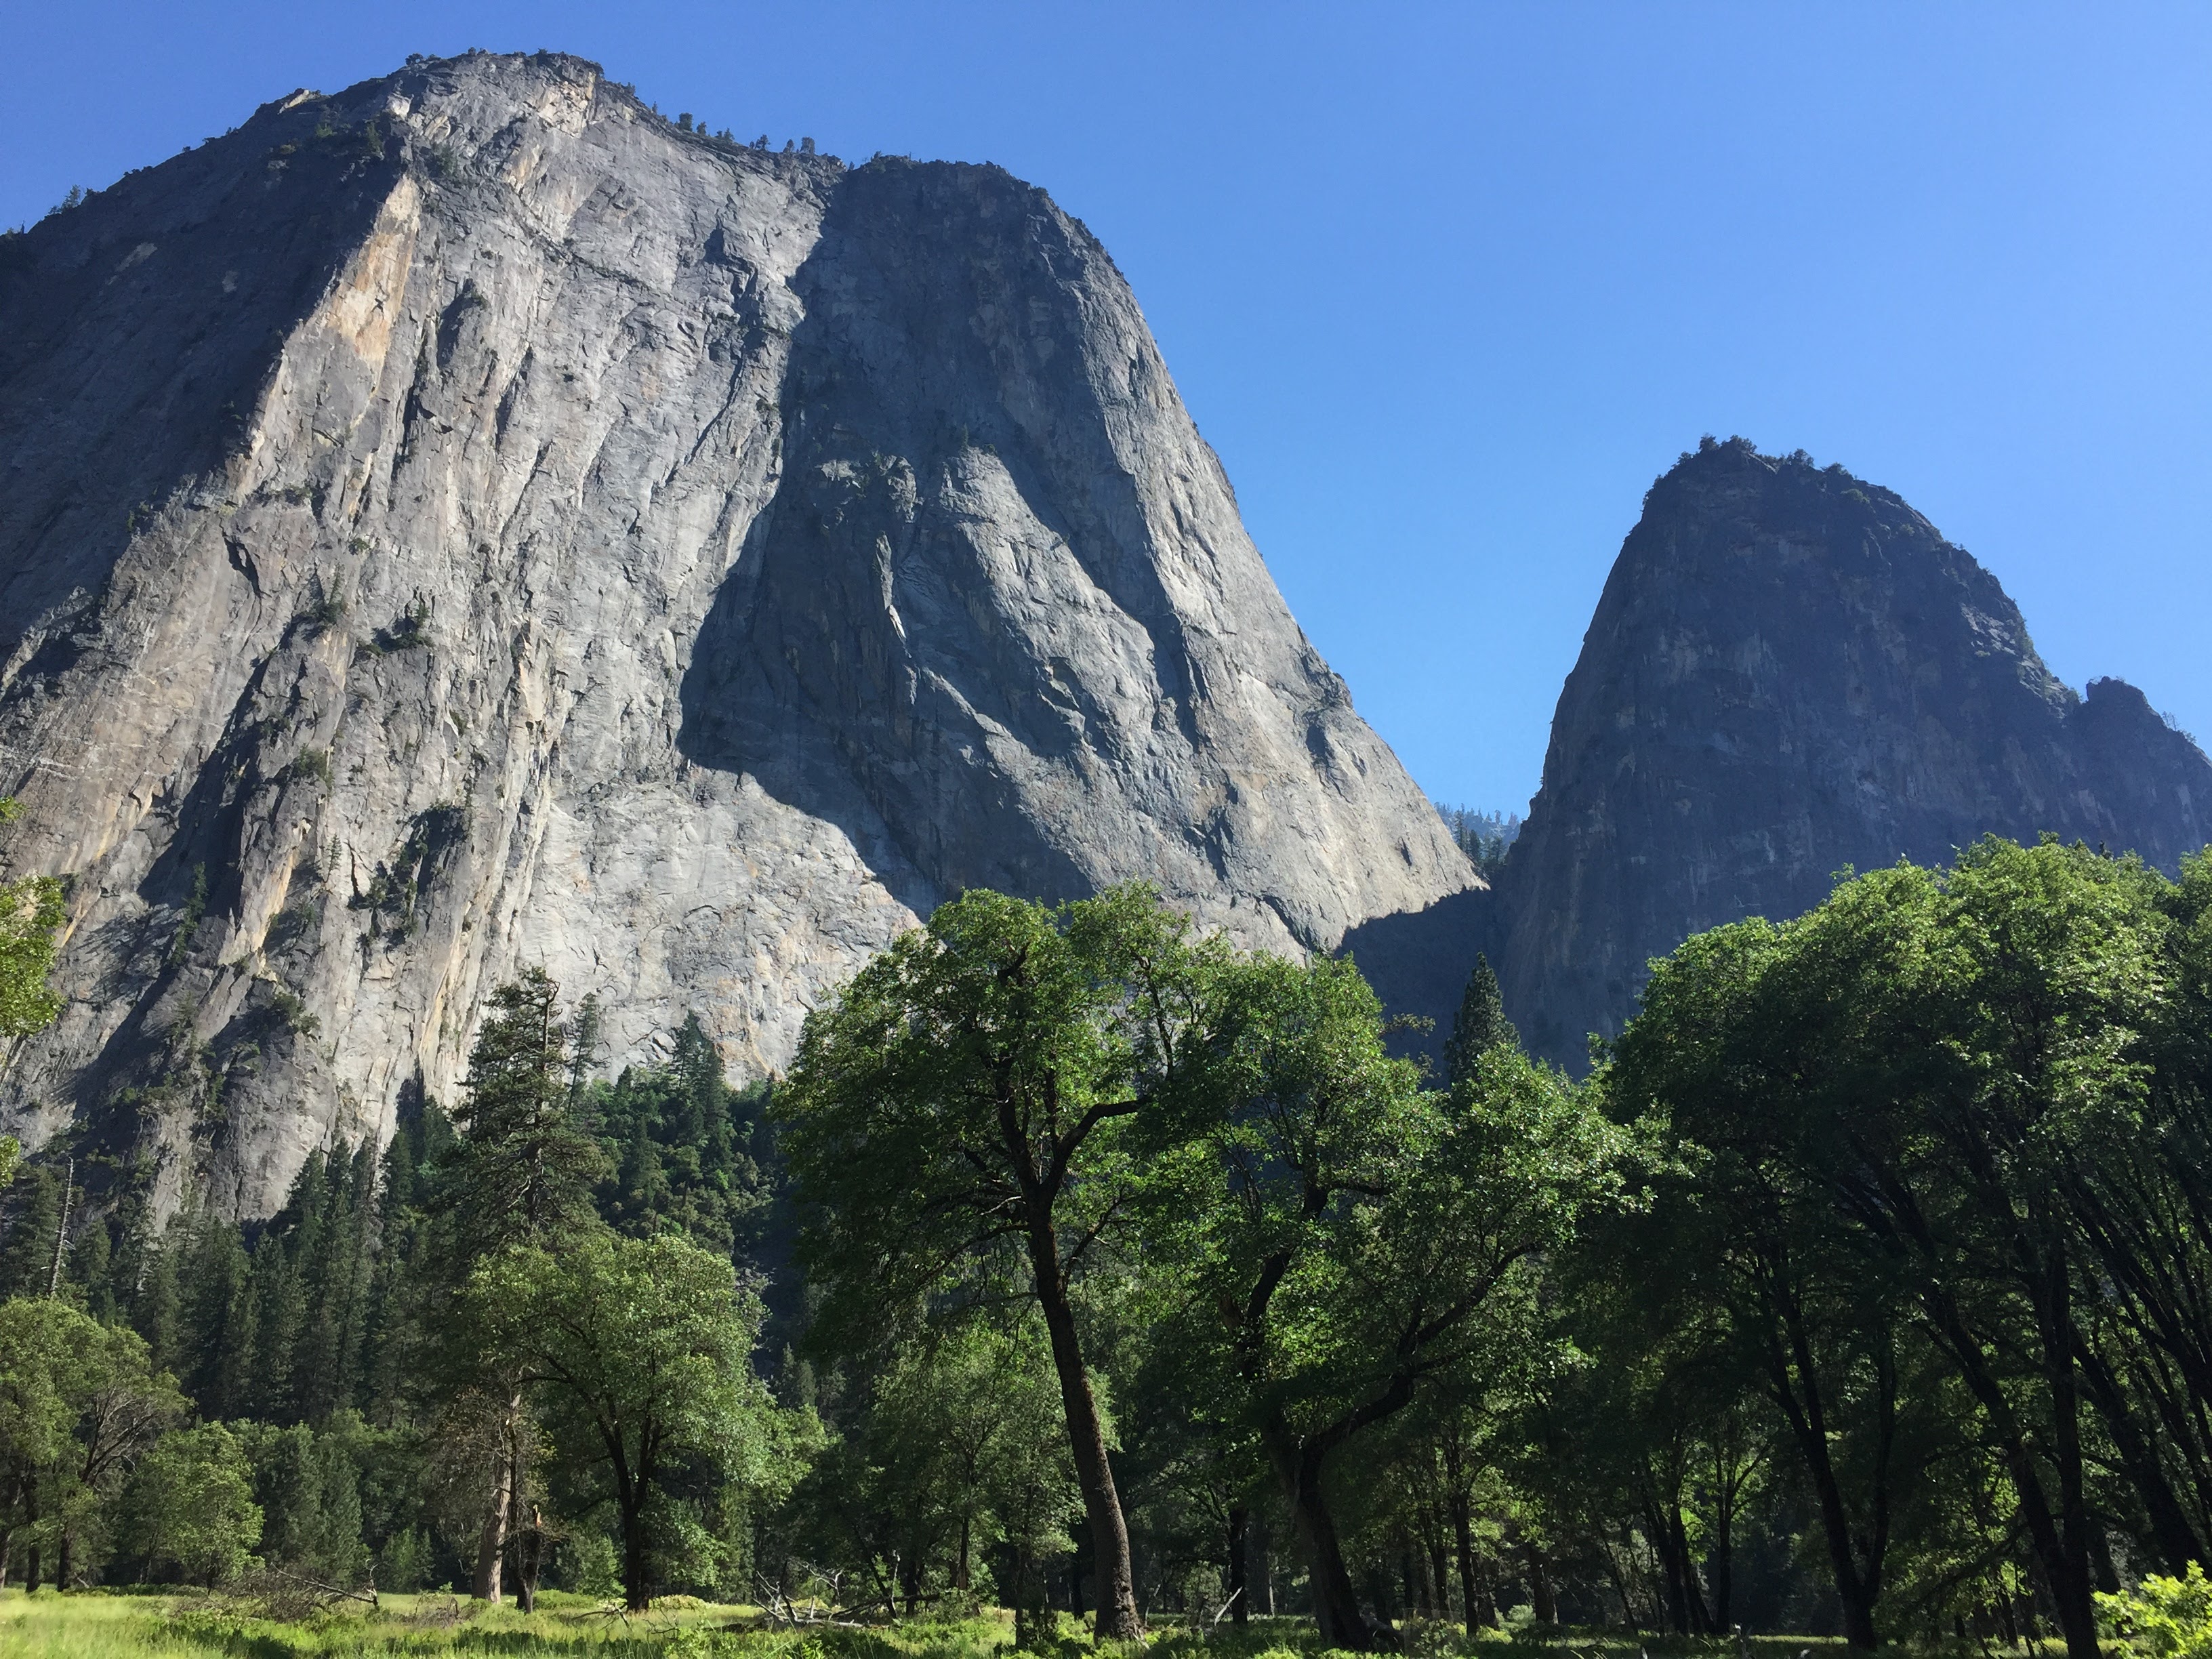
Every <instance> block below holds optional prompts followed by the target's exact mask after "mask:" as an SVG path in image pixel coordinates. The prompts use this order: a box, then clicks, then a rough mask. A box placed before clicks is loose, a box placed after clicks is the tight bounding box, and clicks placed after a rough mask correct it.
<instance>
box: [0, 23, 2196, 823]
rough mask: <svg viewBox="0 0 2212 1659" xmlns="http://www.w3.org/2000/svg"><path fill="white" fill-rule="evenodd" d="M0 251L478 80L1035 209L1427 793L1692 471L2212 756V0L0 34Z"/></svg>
mask: <svg viewBox="0 0 2212 1659" xmlns="http://www.w3.org/2000/svg"><path fill="white" fill-rule="evenodd" d="M0 41H4V46H5V49H4V52H0V223H9V224H12V223H15V222H20V221H22V220H25V219H34V218H36V217H37V216H39V215H40V213H42V212H44V211H45V210H46V209H47V208H48V207H49V206H51V205H52V204H53V203H54V202H55V201H56V200H58V198H59V197H61V195H62V194H63V192H64V191H65V190H66V189H67V188H68V187H69V186H70V185H72V184H84V185H92V186H99V185H106V184H107V183H109V182H110V181H112V179H115V178H116V177H117V176H118V174H120V173H123V172H124V171H125V169H126V168H129V167H136V166H140V165H143V164H144V163H147V162H149V161H156V160H159V159H161V158H163V157H165V156H167V155H173V154H174V153H175V152H176V151H177V150H178V149H179V148H180V147H181V146H183V145H185V144H186V143H197V142H199V141H200V140H201V139H203V138H205V137H209V136H210V135H211V134H215V133H219V132H222V131H224V130H225V129H226V128H228V127H230V126H232V125H235V124H236V123H238V122H239V121H240V120H243V119H244V118H246V115H247V114H248V113H249V112H251V111H252V108H253V106H255V105H257V104H258V103H260V102H262V101H263V100H266V99H268V98H270V97H273V96H276V95H277V94H282V93H284V92H288V91H289V90H291V89H292V88H295V87H298V86H310V87H314V88H319V89H321V90H325V91H331V90H335V89H337V88H339V87H343V86H345V85H348V84H349V83H351V82H355V81H357V80H362V79H364V78H367V77H368V76H373V75H378V74H381V73H384V72H385V71H386V70H391V69H392V68H395V67H397V66H398V64H399V63H400V62H401V60H402V59H404V58H405V57H406V55H407V54H408V53H409V52H430V53H435V54H444V53H450V52H459V51H462V50H464V49H465V48H467V47H470V46H483V47H488V48H491V49H494V50H502V51H505V50H521V51H531V50H535V49H537V48H539V47H545V48H550V49H558V50H564V51H568V52H578V53H580V54H582V55H584V56H586V57H589V58H595V59H597V60H598V61H599V62H600V63H601V64H605V66H606V69H607V70H608V72H609V74H611V76H613V77H614V78H616V79H617V80H621V81H628V82H634V83H635V85H636V87H637V88H638V90H639V92H640V93H641V94H642V95H644V96H645V97H646V98H647V99H649V100H652V101H653V102H655V103H657V104H658V105H659V107H660V108H661V109H662V110H664V111H666V112H671V113H674V112H678V111H681V110H689V111H692V112H696V113H697V114H698V115H699V116H701V117H702V118H704V119H706V120H707V121H708V122H710V123H711V124H712V125H714V126H716V127H718V128H719V127H724V126H726V127H729V128H731V129H732V130H733V131H736V132H737V133H738V135H739V136H740V137H745V138H750V137H754V136H756V135H757V134H759V133H762V132H766V133H768V134H769V135H770V136H771V137H773V138H774V139H775V143H776V144H777V145H778V147H781V143H782V142H783V140H784V139H785V138H787V137H799V136H807V137H813V138H814V139H815V140H816V142H817V144H819V145H820V147H821V148H822V149H825V150H828V151H830V152H832V153H834V154H836V155H842V156H844V157H846V158H848V160H855V159H860V158H865V157H866V156H867V155H871V154H872V153H874V152H875V151H878V150H886V151H893V152H898V153H903V154H908V155H915V156H926V157H927V156H943V157H951V158H957V159H961V160H969V161H998V162H1000V163H1002V164H1003V165H1005V166H1006V167H1009V168H1011V169H1012V170H1013V171H1014V172H1015V173H1019V174H1021V175H1022V176H1023V177H1024V178H1027V179H1032V180H1034V181H1036V183H1038V184H1041V185H1045V186H1046V187H1047V188H1048V189H1049V190H1050V191H1052V192H1053V194H1054V197H1056V198H1057V199H1058V200H1059V201H1060V203H1061V204H1062V205H1064V206H1065V207H1066V208H1067V209H1068V210H1070V211H1072V212H1073V213H1075V214H1076V215H1078V216H1080V217H1081V218H1082V219H1084V220H1085V222H1087V223H1088V224H1089V225H1090V226H1091V228H1092V229H1093V230H1094V231H1095V232H1097V234H1098V235H1099V236H1100V237H1101V238H1102V239H1103V240H1104V241H1105V243H1106V245H1107V246H1108V247H1109V248H1110V249H1111V250H1112V251H1113V253H1114V255H1115V259H1116V261H1117V262H1118V263H1119V264H1120V265H1121V269H1122V270H1124V271H1125V272H1127V275H1128V276H1129V278H1130V280H1131V281H1132V283H1133V284H1134V285H1135V288H1136V290H1137V295H1138V297H1139V300H1140V301H1142V303H1143V305H1144V307H1145V309H1146V314H1147V315H1148V316H1149V318H1150V319H1151V320H1152V327H1153V329H1154V331H1155V332H1156V333H1157V334H1158V337H1159V339H1160V343H1161V345H1162V347H1163V349H1164V351H1165V353H1166V356H1167V361H1168V363H1169V366H1170V368H1171V369H1172V370H1173V371H1174V373H1175V374H1176V380H1177V381H1178V383H1179V384H1180V386H1182V393H1183V396H1184V398H1185V399H1186V401H1187V402H1188V404H1189V405H1190V408H1191V410H1192V411H1193V413H1194V415H1195V416H1196V417H1197V420H1198V422H1199V425H1200V428H1201V429H1202V430H1203V431H1204V432H1205V433H1206V436H1207V437H1208V438H1209V439H1210V440H1212V443H1213V444H1214V446H1215V447H1216V448H1217V449H1218V451H1219V452H1220V453H1221V455H1222V458H1223V459H1224V461H1225V463H1226V464H1227V465H1228V469H1229V473H1230V477H1231V478H1232V479H1233V480H1234V481H1235V483H1236V485H1237V491H1238V495H1239V497H1240V499H1241V501H1242V502H1243V509H1244V515H1245V519H1246V521H1247V523H1248V524H1249V526H1250V527H1251V530H1252V532H1253V534H1254V536H1255V538H1257V540H1258V542H1259V544H1260V547H1261V551H1262V552H1263V553H1265V554H1266V555H1267V560H1268V562H1269V564H1270V565H1271V566H1272V567H1273V570H1274V572H1275V576H1276V579H1277V580H1278V581H1279V583H1280V584H1281V586H1282V588H1283V591H1284V592H1285V595H1286V596H1287V597H1288V599H1289V600H1290V603H1291V609H1292V610H1293V611H1295V612H1296V613H1297V617H1298V619H1299V621H1300V622H1301V623H1304V626H1305V629H1306V630H1307V632H1308V633H1309V634H1310V635H1311V636H1312V638H1313V639H1314V641H1315V642H1316V644H1317V645H1319V646H1320V647H1321V648H1322V651H1323V652H1324V653H1326V654H1327V655H1328V658H1329V659H1330V661H1331V662H1332V663H1334V665H1335V666H1336V667H1337V669H1338V670H1339V671H1340V672H1341V673H1342V674H1343V675H1344V676H1345V678H1346V679H1347V680H1348V681H1349V682H1350V683H1351V685H1352V695H1353V696H1354V699H1355V700H1356V701H1357V702H1358V706H1359V708H1360V709H1361V711H1362V712H1363V713H1364V714H1365V715H1366V716H1367V718H1368V719H1369V720H1370V721H1371V722H1372V723H1373V724H1374V725H1375V726H1376V728H1377V729H1378V730H1380V731H1381V732H1382V733H1383V736H1384V737H1385V738H1388V739H1389V741H1390V742H1391V743H1392V744H1394V745H1395V747H1396V749H1397V750H1398V753H1399V754H1400V755H1401V757H1403V758H1404V760H1405V762H1406V763H1407V767H1408V768H1409V769H1411V770H1412V772H1413V775H1414V776H1415V778H1416V779H1418V780H1419V781H1420V782H1421V783H1422V784H1423V785H1424V786H1425V787H1427V788H1428V789H1429V790H1430V792H1431V793H1433V794H1436V795H1438V796H1440V797H1443V799H1447V800H1451V801H1464V802H1467V803H1468V804H1470V805H1478V806H1494V807H1503V808H1506V809H1509V810H1518V809H1520V808H1521V807H1522V805H1524V803H1525V802H1526V800H1527V799H1528V796H1529V794H1530V793H1532V792H1533V791H1534V788H1535V787H1536V782H1537V777H1538V774H1539V770H1540V769H1541V764H1542V758H1543V750H1544V744H1545V738H1546V735H1547V732H1548V730H1549V726H1550V720H1551V714H1552V708H1553V702H1554V700H1555V699H1556V697H1557V696H1558V694H1559V682H1560V680H1561V678H1563V677H1564V675H1565V672H1566V671H1567V669H1568V668H1569V667H1570V666H1571V665H1572V663H1573V661H1574V659H1575V654H1576V653H1577V650H1578V649H1579V647H1580V645H1581V641H1582V634H1583V627H1584V625H1585V624H1586V623H1587V622H1588V620H1589V612H1590V609H1591V606H1592V605H1594V604H1595V600H1596V599H1597V594H1598V590H1599V587H1600V586H1601V584H1602V582H1603V580H1604V579H1605V573H1606V571H1607V568H1608V566H1609V565H1610V563H1611V562H1612V559H1613V554H1614V552H1615V551H1616V550H1617V549H1618V548H1619V546H1620V539H1621V538H1622V536H1624V535H1625V534H1626V532H1627V531H1628V528H1629V526H1631V525H1632V523H1633V522H1634V520H1635V517H1636V514H1637V511H1638V503H1639V501H1640V499H1641V497H1642V495H1643V492H1644V489H1646V488H1647V487H1648V486H1649V485H1650V482H1651V479H1652V477H1653V476H1654V475H1655V474H1656V473H1657V472H1659V471H1662V470H1663V469H1664V468H1665V467H1666V466H1668V465H1670V464H1671V463H1672V462H1673V460H1674V457H1675V455H1676V454H1677V453H1678V452H1680V450H1682V449H1684V448H1686V447H1692V446H1694V445H1695V443H1696V442H1697V440H1698V438H1699V435H1700V434H1702V433H1706V432H1711V433H1713V434H1715V435H1718V436H1722V437H1726V436H1728V435H1730V434H1733V433H1741V434H1743V435H1746V436H1747V437H1750V438H1752V439H1753V440H1755V441H1757V442H1758V443H1759V446H1760V447H1762V448H1764V449H1767V450H1769V451H1784V450H1790V449H1796V448H1800V447H1802V448H1805V449H1808V450H1810V451H1811V452H1812V453H1813V454H1814V457H1815V459H1817V460H1819V461H1820V463H1821V464H1823V465H1826V463H1828V462H1830V461H1840V462H1842V463H1843V464H1844V465H1845V466H1847V467H1849V468H1850V470H1851V471H1855V472H1857V473H1859V474H1861V475H1863V476H1864V477H1869V478H1872V479H1874V480H1875V481H1877V482H1879V483H1884V484H1887V485H1889V486H1890V487H1892V488H1893V489H1897V490H1899V492H1901V493H1902V494H1903V495H1905V497H1906V498H1907V499H1908V500H1910V501H1912V502H1913V503H1914V504H1915V505H1916V506H1917V507H1919V508H1920V509H1921V510H1922V511H1923V512H1924V513H1927V514H1928V515H1929V518H1931V519H1933V520H1935V522H1936V525H1937V526H1939V527H1941V528H1942V530H1943V531H1944V532H1945V533H1946V534H1948V536H1949V537H1950V538H1952V539H1953V540H1954V541H1955V542H1958V543H1960V544H1961V545H1963V546H1965V547H1966V548H1967V549H1969V550H1971V551H1972V552H1973V553H1974V554H1975V555H1976V556H1978V557H1979V558H1980V559H1981V560H1982V561H1983V562H1984V563H1985V564H1986V565H1988V566H1989V567H1990V568H1991V569H1992V570H1994V571H1995V572H1996V574H1997V576H1998V577H1999V578H2000V579H2001V580H2002V581H2003V582H2004V584H2005V586H2006V587H2007V588H2008V590H2009V591H2010V592H2011V593H2012V595H2013V597H2014V598H2015V599H2016V600H2017V601H2019V603H2020V605H2021V608H2022V609H2023V610H2024V611H2025V612H2026V613H2027V620H2028V624H2029V627H2030V629H2032V631H2033V635H2034V637H2035V640H2036V642H2037V644H2038V645H2039V647H2040V648H2041V649H2042V651H2043V653H2044V655H2045V658H2046V659H2047V660H2048V661H2049V662H2050V664H2051V667H2052V668H2053V669H2054V670H2055V671H2057V673H2058V674H2059V676H2060V677H2061V678H2064V679H2066V680H2068V681H2070V682H2071V683H2073V684H2075V685H2076V686H2077V687H2078V686H2079V685H2081V684H2082V682H2084V681H2085V680H2087V679H2088V678H2093V677H2094V676H2096V675H2100V674H2108V673H2109V674H2118V675H2120V676H2122V677H2124V678H2128V679H2130V680H2132V681H2134V682H2135V683H2136V684H2138V685H2140V686H2142V688H2143V690H2145V691H2146V692H2148V694H2149V696H2150V700H2151V702H2152V703H2153V705H2154V706H2155V707H2157V708H2162V709H2165V710H2167V711H2170V712H2171V713H2172V714H2173V716H2174V717H2175V718H2176V719H2177V720H2179V722H2180V723H2181V724H2182V725H2183V726H2187V727H2188V728H2190V729H2191V730H2192V731H2195V732H2199V733H2202V734H2204V735H2205V736H2206V737H2207V738H2212V652H2208V651H2207V650H2206V648H2205V644H2204V637H2205V631H2206V623H2207V621H2208V617H2212V464H2208V463H2212V7H2208V6H2205V5H2203V4H2193V5H2186V6H2181V5H2176V6H2160V5H2155V4H2134V3H2131V4H2129V5H2126V6H2092V5H2082V4H2079V3H2072V4H2068V5H2063V6H2059V5H2040V4H2029V3H2006V4H1971V3H1946V4H1942V5H1927V4H1911V5H1881V4H1875V3H1857V4H1850V5H1842V4H1837V5H1820V4H1804V3H1787V4H1785V3H1779V0H1761V3H1756V4H1744V5H1722V4H1691V3H1683V4H1665V5H1662V4H1656V3H1641V0H1638V3H1626V0H1624V3H1620V4H1617V5H1609V6H1576V5H1572V4H1566V3H1545V4H1541V5H1539V4H1534V3H1528V4H1519V5H1497V6H1483V5H1474V4H1457V5H1436V6H1423V5H1396V6H1390V5H1380V4H1353V3H1342V4H1339V5H1335V6H1328V7H1324V6H1309V5H1299V4H1291V3H1270V4H1252V5H1232V4H1214V5H1209V4H1205V3H1198V0H1184V3H1165V4H1156V3H1151V0H1113V3H1090V0H1082V3H1077V0H1025V3H980V0H979V3H965V4H950V3H948V4H905V5H893V4H884V3H857V0H855V3H840V0H811V3H793V0H787V3H782V4H775V5H768V4H755V3H730V0H724V3H665V4H655V3H627V4H600V5H582V4H574V3H556V0H534V3H531V4H527V5H524V4H501V3H488V0H487V3H471V0H441V3H437V4H426V3H416V0H370V3H362V0H354V3H349V4H345V5H331V4H325V3H317V0H293V3H289V4H283V5H274V4H267V3H262V0H228V3H224V4H222V5H212V4H205V3H198V0H167V3H161V4H118V3H108V0H73V3H70V4H66V5H63V4H52V3H47V4H41V5H35V6H34V5H32V4H28V3H26V0H0ZM4 324H5V319H0V326H4Z"/></svg>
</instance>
